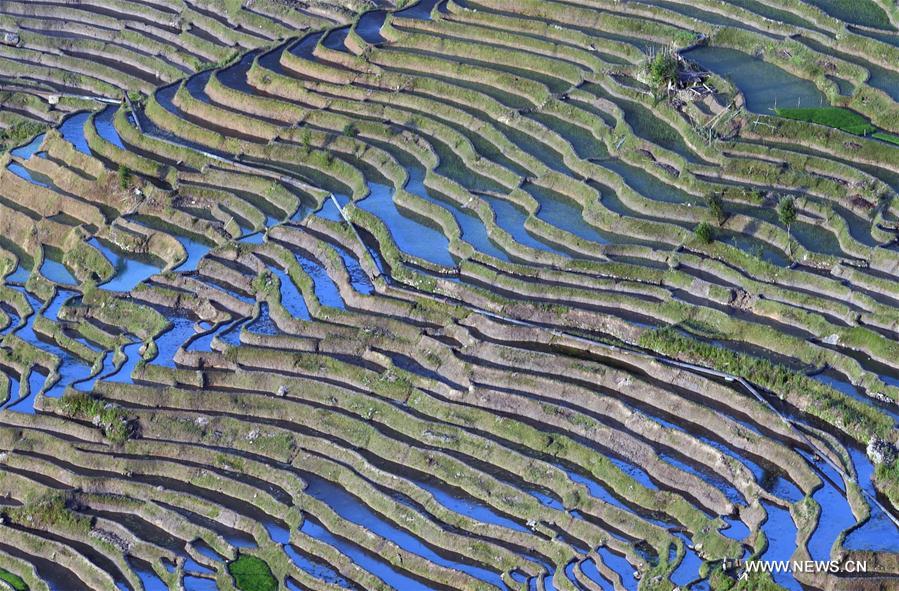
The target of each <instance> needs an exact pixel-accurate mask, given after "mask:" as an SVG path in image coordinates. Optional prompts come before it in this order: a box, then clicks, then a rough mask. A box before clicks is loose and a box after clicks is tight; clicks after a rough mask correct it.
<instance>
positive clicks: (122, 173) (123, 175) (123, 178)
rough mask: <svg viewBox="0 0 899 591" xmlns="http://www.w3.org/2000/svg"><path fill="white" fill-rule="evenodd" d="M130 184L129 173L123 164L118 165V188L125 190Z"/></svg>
mask: <svg viewBox="0 0 899 591" xmlns="http://www.w3.org/2000/svg"><path fill="white" fill-rule="evenodd" d="M130 184H131V171H130V170H128V167H127V166H125V165H124V164H119V188H120V189H127V188H128V185H130Z"/></svg>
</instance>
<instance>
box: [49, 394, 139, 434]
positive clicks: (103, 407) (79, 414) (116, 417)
mask: <svg viewBox="0 0 899 591" xmlns="http://www.w3.org/2000/svg"><path fill="white" fill-rule="evenodd" d="M59 410H60V411H61V412H62V413H63V414H65V415H66V416H69V417H72V418H74V419H80V420H85V421H90V422H92V423H94V424H95V425H97V426H98V427H100V428H101V429H102V430H103V433H104V434H105V435H106V437H107V439H109V440H110V441H112V442H113V443H124V441H125V440H126V439H128V438H129V437H130V436H131V428H132V425H131V423H130V421H129V420H128V415H126V414H125V411H123V410H122V409H121V408H119V407H118V406H113V405H110V404H107V403H106V401H104V400H103V399H101V398H94V397H93V396H91V395H90V394H85V393H83V392H74V393H72V392H69V393H66V394H65V395H64V396H63V397H62V398H61V399H60V402H59Z"/></svg>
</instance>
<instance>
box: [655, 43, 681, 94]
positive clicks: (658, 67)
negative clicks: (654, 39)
mask: <svg viewBox="0 0 899 591" xmlns="http://www.w3.org/2000/svg"><path fill="white" fill-rule="evenodd" d="M677 69H678V65H677V58H676V57H674V55H673V54H672V53H671V52H669V51H662V52H659V53H657V54H656V55H655V57H654V58H652V61H650V62H649V65H648V71H649V83H650V84H651V85H652V86H653V87H656V88H658V87H661V86H667V85H668V83H669V82H675V81H677Z"/></svg>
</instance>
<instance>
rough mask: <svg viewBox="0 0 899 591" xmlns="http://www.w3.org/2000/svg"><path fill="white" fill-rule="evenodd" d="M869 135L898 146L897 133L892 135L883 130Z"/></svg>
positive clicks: (898, 137) (898, 138)
mask: <svg viewBox="0 0 899 591" xmlns="http://www.w3.org/2000/svg"><path fill="white" fill-rule="evenodd" d="M871 137H875V138H877V139H879V140H880V141H883V142H888V143H890V144H895V145H897V146H899V135H893V134H892V133H886V132H885V131H878V132H877V133H875V134H874V135H873V136H871Z"/></svg>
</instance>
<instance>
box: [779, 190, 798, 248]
mask: <svg viewBox="0 0 899 591" xmlns="http://www.w3.org/2000/svg"><path fill="white" fill-rule="evenodd" d="M777 217H778V218H780V223H781V224H783V225H784V226H786V227H787V244H788V247H789V249H790V252H789V253H788V254H789V255H790V256H791V257H792V256H793V236H792V235H791V233H790V229H791V227H792V225H793V222H795V221H796V203H794V202H793V198H792V197H784V198H782V199H781V200H780V203H778V204H777Z"/></svg>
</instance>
